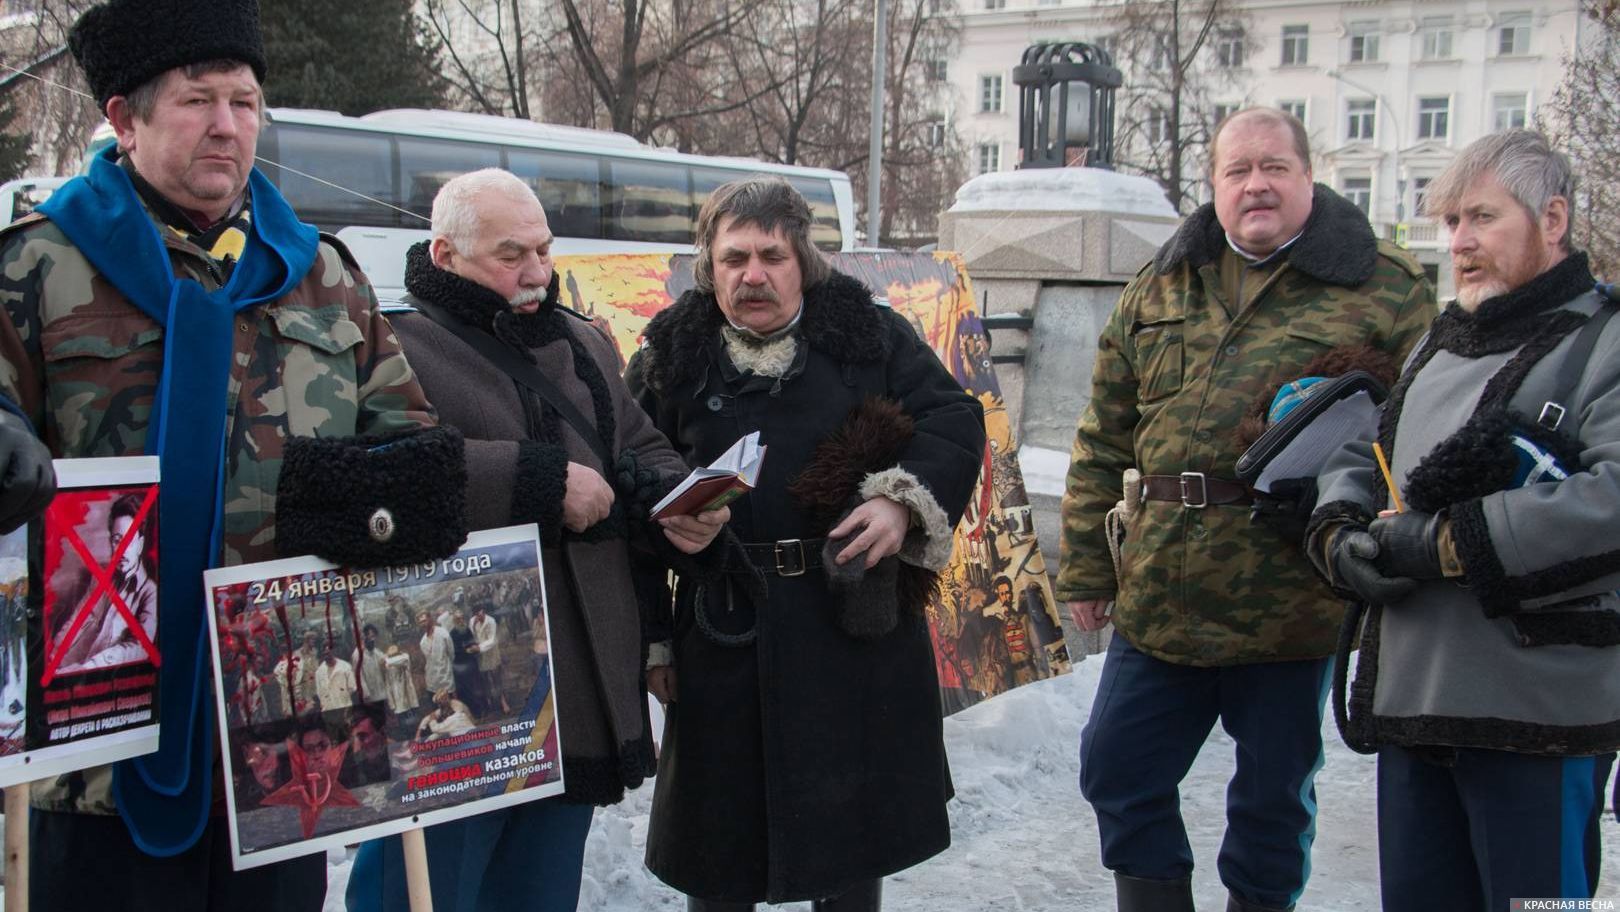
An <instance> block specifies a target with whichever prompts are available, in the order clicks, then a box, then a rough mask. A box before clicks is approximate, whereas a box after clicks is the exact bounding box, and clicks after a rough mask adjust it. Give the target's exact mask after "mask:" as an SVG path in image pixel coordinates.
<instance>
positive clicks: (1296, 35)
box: [1282, 25, 1311, 66]
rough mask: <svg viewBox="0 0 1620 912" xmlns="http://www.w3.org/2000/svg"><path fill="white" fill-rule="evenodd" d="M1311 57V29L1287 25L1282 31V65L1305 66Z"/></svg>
mask: <svg viewBox="0 0 1620 912" xmlns="http://www.w3.org/2000/svg"><path fill="white" fill-rule="evenodd" d="M1310 56H1311V28H1310V26H1308V25H1285V26H1283V31H1282V65H1283V66H1304V65H1305V64H1306V62H1308V61H1309V60H1310Z"/></svg>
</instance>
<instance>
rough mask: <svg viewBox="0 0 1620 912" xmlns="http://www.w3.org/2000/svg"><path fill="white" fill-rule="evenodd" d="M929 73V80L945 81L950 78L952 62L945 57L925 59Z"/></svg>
mask: <svg viewBox="0 0 1620 912" xmlns="http://www.w3.org/2000/svg"><path fill="white" fill-rule="evenodd" d="M923 66H924V68H925V69H926V71H927V73H928V81H929V82H945V81H947V80H948V79H949V78H950V72H951V71H950V62H949V61H947V60H946V59H945V58H943V57H933V58H930V59H928V60H925V61H923Z"/></svg>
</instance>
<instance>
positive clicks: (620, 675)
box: [392, 301, 687, 805]
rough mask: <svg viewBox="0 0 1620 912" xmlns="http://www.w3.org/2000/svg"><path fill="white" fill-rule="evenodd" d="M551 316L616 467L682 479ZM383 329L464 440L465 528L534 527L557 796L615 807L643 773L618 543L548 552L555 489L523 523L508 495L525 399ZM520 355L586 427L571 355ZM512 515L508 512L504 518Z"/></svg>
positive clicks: (637, 639) (439, 331) (415, 316)
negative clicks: (530, 359) (599, 399)
mask: <svg viewBox="0 0 1620 912" xmlns="http://www.w3.org/2000/svg"><path fill="white" fill-rule="evenodd" d="M438 303H441V304H442V303H445V302H442V301H441V302H438ZM551 313H552V320H553V325H554V326H555V327H560V328H561V331H563V332H568V333H571V334H573V335H574V337H575V338H576V339H578V340H579V341H580V342H582V343H583V347H584V350H585V351H587V352H589V354H590V356H591V358H592V360H593V361H594V362H595V363H596V366H597V368H598V370H599V372H600V374H601V376H602V377H603V378H605V381H606V382H605V383H604V384H602V387H603V389H604V390H605V392H606V394H607V395H608V397H609V399H610V401H611V403H612V409H613V414H614V417H615V434H614V441H613V450H614V453H615V456H617V457H620V458H621V459H622V457H623V455H624V454H625V453H627V452H630V451H633V452H634V453H635V454H636V460H637V462H638V463H639V466H640V468H641V469H643V470H651V471H653V472H655V473H657V474H660V475H663V476H666V477H670V476H672V477H674V478H679V477H681V476H684V475H685V473H686V471H687V469H686V466H685V464H684V463H683V462H682V461H681V459H680V457H679V456H678V455H676V453H675V451H674V450H673V449H671V448H670V446H669V442H668V441H667V440H666V439H665V438H664V436H663V434H661V433H659V432H658V430H657V429H656V428H654V427H653V425H652V422H651V421H650V420H649V419H648V418H647V416H646V414H645V413H643V412H642V410H641V409H640V407H639V406H637V404H636V403H635V402H634V401H633V400H632V399H631V398H630V394H629V392H628V391H627V390H626V389H625V387H624V383H623V381H622V380H620V378H619V368H618V361H617V357H616V356H615V354H614V353H613V350H612V348H611V347H610V345H609V343H608V341H607V340H606V339H605V338H604V337H603V336H602V335H601V334H599V333H598V332H596V331H595V330H594V329H592V328H591V327H590V326H588V325H587V324H586V322H585V321H584V320H582V319H580V318H578V317H576V316H573V315H571V314H565V313H563V312H562V311H558V310H555V309H553V310H552V311H551ZM392 319H393V322H394V326H395V328H396V331H397V332H398V334H399V337H400V341H401V342H402V343H403V344H404V346H405V348H406V350H407V351H408V352H409V357H410V359H411V364H412V365H413V366H414V367H415V368H416V372H417V376H418V378H419V379H420V381H421V383H422V387H423V389H424V390H425V391H426V392H427V395H428V398H429V400H430V401H431V402H432V403H433V405H434V407H435V408H436V409H437V411H438V415H439V420H440V422H442V423H444V424H448V425H452V426H454V427H456V428H459V429H460V430H461V432H462V434H463V435H464V436H465V438H466V446H467V475H468V478H469V491H468V497H467V508H468V514H469V515H468V522H469V528H471V529H488V528H496V527H500V526H505V525H512V524H516V523H526V522H534V521H537V520H538V521H540V522H541V524H542V529H541V538H542V544H543V547H542V555H541V556H542V560H543V562H544V572H545V581H546V603H547V610H548V612H549V620H550V627H551V642H550V648H551V662H552V671H553V674H554V675H555V679H556V688H557V694H558V704H557V715H558V719H559V722H560V724H561V731H562V755H563V774H564V780H565V784H566V786H567V792H566V795H567V797H568V798H569V800H572V801H578V802H584V803H590V804H598V805H605V804H613V803H616V802H617V801H619V800H620V798H622V797H623V794H624V789H625V788H626V787H630V788H634V787H636V786H638V785H640V784H641V782H642V780H643V778H644V777H645V776H646V775H648V774H650V773H651V771H652V769H653V755H652V740H651V729H650V727H649V724H648V719H647V708H646V697H645V676H644V672H643V662H644V652H643V647H642V637H641V622H640V612H639V609H638V606H637V601H636V594H635V589H634V586H633V585H632V582H631V574H630V545H629V541H628V540H627V539H626V538H625V537H623V536H622V535H610V536H609V537H606V538H605V539H603V540H599V541H588V540H584V539H583V538H581V537H578V536H573V535H570V534H567V533H564V534H563V535H562V537H561V541H560V542H558V541H557V535H556V533H555V531H554V529H555V527H554V526H553V527H552V528H547V526H548V525H551V524H552V523H554V522H555V518H556V517H558V516H560V510H561V504H560V494H561V489H560V488H557V489H556V491H555V492H554V493H555V495H556V497H555V500H556V501H557V502H556V503H555V504H550V505H547V506H545V507H542V509H541V510H540V511H538V512H539V513H541V514H542V515H541V516H536V515H533V514H532V513H531V514H529V515H523V513H522V512H521V502H522V498H521V497H515V496H514V493H515V492H517V491H519V490H521V489H522V488H523V487H524V486H525V485H526V484H532V479H525V478H523V477H521V474H522V473H520V471H519V444H518V441H520V440H524V439H526V438H528V437H529V432H528V430H527V428H526V424H527V422H526V421H525V417H524V415H525V407H524V403H523V401H522V398H520V397H531V398H532V397H533V396H534V394H533V393H532V392H529V391H528V390H527V389H526V388H522V389H521V391H520V387H519V386H518V385H517V384H516V383H515V382H514V381H513V380H511V379H510V378H509V377H508V376H507V375H506V374H505V373H504V372H502V371H501V370H500V369H499V368H497V367H495V366H494V365H493V364H491V363H489V362H488V361H487V360H485V359H484V358H483V357H482V356H481V355H479V354H478V353H477V352H476V351H474V350H473V349H472V348H471V347H470V346H468V345H467V344H466V343H465V342H463V341H461V340H460V339H459V338H457V337H456V336H455V335H454V334H452V333H451V332H450V331H448V330H446V329H444V328H443V327H441V326H439V325H438V324H436V323H434V322H433V321H432V320H431V319H429V318H428V317H427V316H425V315H423V314H420V313H402V314H396V315H393V317H392ZM529 351H530V352H531V353H532V354H533V355H534V357H535V361H536V363H537V365H538V367H539V368H540V370H541V371H542V372H543V373H544V374H545V375H546V376H547V377H548V378H549V379H550V380H551V381H552V382H553V384H554V385H556V386H557V387H558V388H559V389H561V390H563V391H564V392H565V395H567V397H568V398H569V400H570V401H572V402H573V404H574V405H575V406H576V407H577V408H578V409H579V411H580V412H581V413H582V414H584V415H586V416H595V414H596V412H595V411H594V403H593V398H592V391H591V389H590V388H589V387H588V386H587V384H586V383H584V382H583V381H582V380H581V379H580V377H579V375H578V372H577V371H576V370H575V364H574V352H575V349H574V348H573V347H572V346H571V345H570V344H568V342H567V341H566V340H565V339H562V338H557V339H556V340H554V341H550V342H548V343H546V344H544V345H542V346H539V347H535V348H531V349H529ZM560 433H561V435H562V439H563V443H564V446H565V447H566V450H567V459H568V460H569V461H572V462H577V463H580V464H582V465H585V466H588V467H590V468H592V469H595V470H596V471H597V472H600V473H601V474H602V475H603V477H604V478H607V479H608V481H609V482H610V483H612V482H613V481H614V478H615V472H614V471H613V470H612V469H611V468H609V467H604V466H602V465H601V461H600V459H599V458H598V457H597V456H596V455H595V453H594V451H593V450H592V448H591V446H590V445H589V444H587V443H586V442H585V441H584V440H583V439H582V438H581V437H580V436H579V435H577V434H576V433H575V432H574V430H573V428H572V427H570V426H568V425H567V424H566V422H563V423H561V429H560ZM618 496H619V499H620V500H621V502H622V501H625V500H629V499H633V498H632V497H627V495H626V494H625V492H624V491H622V490H621V491H620V493H619V495H618ZM515 504H516V505H517V506H518V510H519V512H515V511H514V506H515ZM547 516H549V517H552V520H551V522H547V520H546V517H547ZM644 525H645V524H644ZM654 534H656V533H654Z"/></svg>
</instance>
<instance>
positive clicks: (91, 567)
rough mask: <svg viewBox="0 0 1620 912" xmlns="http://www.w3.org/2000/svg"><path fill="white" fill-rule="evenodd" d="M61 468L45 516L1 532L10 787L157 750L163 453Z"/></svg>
mask: <svg viewBox="0 0 1620 912" xmlns="http://www.w3.org/2000/svg"><path fill="white" fill-rule="evenodd" d="M56 476H57V494H56V497H55V499H53V500H52V501H51V504H50V506H49V507H47V508H46V510H45V514H44V516H42V517H41V518H40V519H39V520H36V521H35V522H33V523H31V524H29V526H27V527H25V528H23V529H19V530H17V531H16V532H13V533H11V534H10V535H7V536H5V537H4V538H0V785H5V786H10V785H15V784H18V783H22V782H29V781H32V780H35V779H43V778H46V777H49V776H57V775H61V774H63V773H67V772H71V771H73V770H77V769H83V768H85V767H87V766H97V765H99V764H103V763H112V762H115V761H118V760H124V759H127V758H129V757H137V756H140V755H141V754H146V753H151V752H152V751H154V750H156V749H157V738H158V708H157V702H156V696H157V692H158V677H159V675H160V673H161V668H162V664H163V663H162V657H161V654H160V652H159V649H158V603H157V553H158V552H157V520H158V511H157V502H158V484H157V481H158V461H157V458H156V457H145V456H137V457H128V458H121V459H58V460H56ZM30 552H32V553H30Z"/></svg>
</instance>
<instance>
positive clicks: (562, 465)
mask: <svg viewBox="0 0 1620 912" xmlns="http://www.w3.org/2000/svg"><path fill="white" fill-rule="evenodd" d="M567 494H568V454H567V452H565V451H564V450H563V448H562V447H560V446H553V445H552V444H549V443H535V442H534V441H532V440H523V441H519V442H518V461H517V481H516V484H515V485H514V486H513V490H512V521H513V522H519V523H523V522H532V523H538V524H539V525H540V540H541V541H543V542H545V543H546V544H548V545H554V544H556V543H557V541H558V540H559V538H560V536H561V535H562V515H563V497H565V496H566V495H567Z"/></svg>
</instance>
